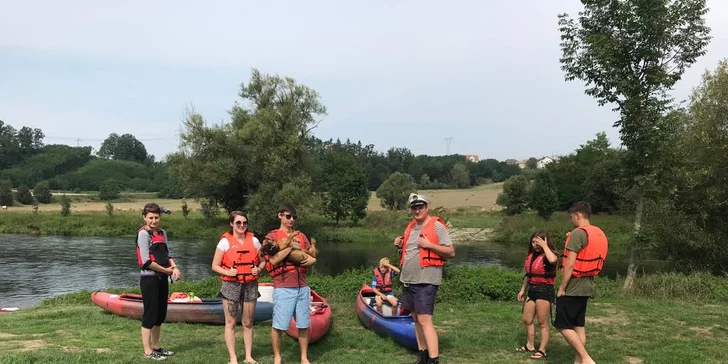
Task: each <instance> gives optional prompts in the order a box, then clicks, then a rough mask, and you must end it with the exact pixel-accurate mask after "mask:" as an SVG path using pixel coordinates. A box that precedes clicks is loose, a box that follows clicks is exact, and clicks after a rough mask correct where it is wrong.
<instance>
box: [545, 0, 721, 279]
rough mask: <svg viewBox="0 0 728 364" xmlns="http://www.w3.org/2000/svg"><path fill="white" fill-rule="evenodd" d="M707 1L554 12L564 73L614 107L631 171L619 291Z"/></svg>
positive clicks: (642, 1) (644, 0)
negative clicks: (630, 213)
mask: <svg viewBox="0 0 728 364" xmlns="http://www.w3.org/2000/svg"><path fill="white" fill-rule="evenodd" d="M705 2H706V0H659V1H658V0H582V4H583V5H584V10H583V11H581V12H579V17H578V19H572V18H570V17H569V15H568V14H561V15H559V30H560V32H561V40H562V42H561V50H562V57H561V59H560V61H561V63H562V67H561V68H562V70H563V71H564V72H565V73H566V80H568V81H571V80H575V79H580V80H582V81H584V82H585V83H586V86H587V89H586V91H585V93H586V94H587V95H590V96H592V97H594V98H596V99H597V102H598V104H599V105H600V106H603V105H606V104H613V105H615V108H614V110H615V111H618V112H619V119H618V120H617V121H616V122H615V124H614V126H615V127H618V128H619V132H620V137H621V139H622V143H623V144H624V145H625V146H626V147H627V149H628V151H629V152H628V155H627V165H628V166H629V168H630V172H631V174H632V175H633V176H634V180H633V181H632V185H633V188H634V194H635V200H636V209H635V220H634V221H635V222H634V239H633V241H632V249H631V252H630V259H629V268H628V271H627V279H625V283H624V288H625V289H627V290H629V289H631V287H632V285H633V282H634V277H635V275H636V269H637V265H636V262H635V249H636V244H637V241H639V239H640V237H639V235H640V230H641V225H642V214H643V208H644V202H645V199H646V198H649V197H650V196H649V192H650V190H651V189H652V188H653V187H654V185H655V183H656V182H655V179H656V176H655V173H656V171H657V170H658V168H656V166H657V165H658V164H659V161H660V158H661V154H662V152H663V149H664V148H665V147H666V146H665V140H666V139H668V138H670V136H669V135H667V134H669V133H670V132H671V131H672V130H671V127H670V125H665V122H666V121H667V120H669V119H668V118H663V115H664V114H665V113H666V112H667V111H669V109H670V103H671V101H672V99H671V98H670V97H669V96H668V94H667V93H668V91H669V90H670V89H671V88H672V86H673V85H675V83H676V82H677V81H678V80H680V78H681V77H682V74H683V73H684V72H685V70H686V69H687V68H688V67H690V66H691V65H692V64H693V63H694V62H695V61H696V60H697V58H698V57H700V56H702V55H703V54H705V47H706V46H707V44H708V42H709V40H710V36H709V33H710V29H709V28H708V27H707V26H705V19H704V16H705V14H706V13H707V11H708V9H707V8H706V6H705Z"/></svg>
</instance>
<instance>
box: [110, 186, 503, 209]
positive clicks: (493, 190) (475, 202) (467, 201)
mask: <svg viewBox="0 0 728 364" xmlns="http://www.w3.org/2000/svg"><path fill="white" fill-rule="evenodd" d="M418 192H419V193H421V194H423V195H425V196H427V197H429V198H430V200H431V201H432V206H435V207H437V206H442V207H444V208H458V207H480V208H482V209H485V210H486V211H493V210H500V209H501V207H500V206H498V205H497V204H496V203H495V200H496V199H497V198H498V194H499V193H501V192H503V183H492V184H489V185H483V186H477V187H473V188H468V189H462V190H419V191H418ZM367 210H369V211H381V210H383V208H382V206H381V205H380V204H379V199H378V198H377V194H376V193H372V194H371V197H370V198H369V204H368V206H367ZM102 211H103V209H102Z"/></svg>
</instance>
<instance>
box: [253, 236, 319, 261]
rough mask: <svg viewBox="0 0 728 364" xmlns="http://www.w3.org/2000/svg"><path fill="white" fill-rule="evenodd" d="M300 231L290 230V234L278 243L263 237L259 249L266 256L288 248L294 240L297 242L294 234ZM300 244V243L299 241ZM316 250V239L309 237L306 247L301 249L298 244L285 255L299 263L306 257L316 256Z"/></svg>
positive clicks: (287, 258)
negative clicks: (308, 243)
mask: <svg viewBox="0 0 728 364" xmlns="http://www.w3.org/2000/svg"><path fill="white" fill-rule="evenodd" d="M300 233H301V232H300V231H298V230H296V231H294V232H292V233H291V234H290V235H288V238H286V239H285V240H283V241H282V242H280V243H277V242H276V241H274V240H271V239H268V238H267V237H266V238H265V239H263V243H262V244H261V248H260V249H261V251H263V254H266V255H268V256H273V255H275V254H276V253H278V252H279V251H281V250H283V249H285V248H288V247H289V246H291V244H292V243H294V242H296V243H298V242H299V241H298V239H296V236H298V234H300ZM299 244H300V243H299ZM316 255H317V251H316V239H314V238H311V244H310V245H309V247H308V248H307V249H305V250H304V249H301V248H300V245H299V246H298V247H293V249H292V250H291V252H290V253H289V254H288V256H287V257H286V260H288V261H289V262H291V263H293V264H301V262H302V261H303V260H304V259H306V258H307V257H314V258H316Z"/></svg>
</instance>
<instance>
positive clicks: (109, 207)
mask: <svg viewBox="0 0 728 364" xmlns="http://www.w3.org/2000/svg"><path fill="white" fill-rule="evenodd" d="M106 214H107V215H109V216H113V215H114V204H112V203H111V201H109V202H107V203H106Z"/></svg>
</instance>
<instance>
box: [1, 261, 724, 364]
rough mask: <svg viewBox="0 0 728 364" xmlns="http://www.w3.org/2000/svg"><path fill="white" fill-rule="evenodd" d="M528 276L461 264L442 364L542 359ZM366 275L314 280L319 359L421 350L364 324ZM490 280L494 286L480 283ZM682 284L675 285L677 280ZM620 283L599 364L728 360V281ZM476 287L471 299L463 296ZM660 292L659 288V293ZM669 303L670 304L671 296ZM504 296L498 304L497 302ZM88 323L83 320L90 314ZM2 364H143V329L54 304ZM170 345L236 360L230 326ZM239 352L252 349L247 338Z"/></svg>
mask: <svg viewBox="0 0 728 364" xmlns="http://www.w3.org/2000/svg"><path fill="white" fill-rule="evenodd" d="M519 276H520V274H519V273H517V272H515V271H511V270H507V269H495V268H478V269H472V268H471V269H468V268H453V269H451V270H450V271H449V272H448V279H447V280H446V283H445V285H443V286H442V288H441V292H440V295H439V302H438V305H437V308H436V313H435V324H436V326H437V329H438V331H439V332H440V343H441V344H440V346H441V350H442V355H441V358H442V362H443V363H531V362H532V361H531V360H529V359H528V358H527V356H525V355H524V354H521V353H516V352H515V351H514V349H515V348H516V347H518V346H519V345H520V344H522V343H523V341H524V340H525V334H524V330H523V328H522V325H521V323H520V320H519V317H520V312H521V310H520V308H521V305H520V304H519V303H518V302H515V291H517V289H518V281H519V280H518V277H519ZM368 279H369V273H368V272H367V271H351V272H347V273H346V274H342V275H340V276H337V277H330V278H321V277H312V279H311V286H312V287H313V288H314V289H316V290H317V291H319V292H320V293H322V294H323V295H324V296H325V297H327V299H328V300H329V303H330V304H331V306H332V308H333V311H334V322H333V326H332V328H331V329H330V331H329V333H328V334H327V336H326V337H324V339H322V340H321V341H319V342H317V343H315V344H313V345H311V347H310V358H311V359H312V360H313V362H315V363H370V362H381V363H392V362H406V361H408V360H410V359H411V358H412V357H413V355H412V353H411V352H409V351H408V350H406V349H403V348H401V347H399V346H397V345H395V344H394V343H393V342H391V341H390V340H388V339H384V338H380V337H378V336H376V335H375V334H374V333H372V332H371V331H368V330H366V329H364V328H363V327H362V325H361V324H360V323H359V321H358V319H357V317H356V313H355V310H354V297H355V294H356V293H355V292H356V289H357V288H358V287H359V286H360V285H361V283H363V282H364V281H366V280H368ZM480 282H485V284H480ZM668 282H671V283H668ZM218 284H219V283H218V282H217V281H216V280H215V279H208V280H205V281H202V282H184V283H183V282H180V285H179V286H178V285H177V284H175V286H173V287H174V288H175V289H180V290H194V291H195V292H196V293H197V294H198V295H200V296H210V295H213V294H214V293H215V291H216V289H217V287H218ZM620 285H621V282H620V281H619V280H616V281H612V280H599V283H598V288H597V290H598V292H599V294H598V295H597V297H595V298H594V299H593V300H592V301H591V302H590V306H589V311H588V318H587V330H588V337H589V343H588V349H589V351H590V353H591V354H592V355H593V356H594V358H595V359H596V360H597V361H598V362H599V363H721V362H723V361H724V353H723V346H722V345H721V344H722V342H724V341H725V340H726V339H728V330H726V329H725V327H724V326H723V325H722V324H720V323H722V322H725V321H726V319H728V312H726V311H725V310H724V309H723V306H722V304H721V303H720V302H724V300H725V299H726V298H728V283H726V280H725V279H722V278H716V277H711V276H707V275H689V276H680V275H655V276H646V277H641V278H640V279H638V281H637V293H638V294H637V297H630V298H626V297H621V296H620V294H619V292H618V290H616V289H615V288H616V287H619V286H620ZM467 286H470V287H472V289H471V290H470V291H469V292H471V294H468V295H463V290H464V289H465V287H467ZM650 287H652V288H657V289H650ZM665 296H669V297H671V298H667V299H666V298H665ZM497 297H499V298H498V299H495V298H497ZM81 318H83V319H81ZM269 328H270V321H265V322H262V323H259V324H257V325H256V338H255V346H254V351H253V352H254V356H255V357H256V358H257V359H258V360H259V361H260V362H261V363H272V354H271V347H270V339H269V337H268V332H269ZM552 335H553V341H552V343H551V344H550V345H549V350H548V354H549V357H548V360H547V362H551V363H570V362H571V360H573V356H572V354H571V351H570V350H569V348H568V345H567V344H566V342H565V341H564V340H563V339H562V338H561V337H560V336H559V335H558V334H557V333H556V332H555V331H554V330H552ZM0 338H1V339H2V340H0V350H1V351H3V356H2V359H0V361H1V362H3V363H19V364H20V363H35V362H42V363H66V362H75V363H99V362H103V363H133V362H140V361H142V358H141V349H140V343H139V322H138V321H134V320H130V319H126V318H121V317H116V316H113V315H110V314H107V313H105V312H104V311H102V310H101V309H100V308H98V307H96V306H94V305H92V304H91V303H90V301H89V292H81V293H76V294H71V295H66V296H63V297H58V298H55V299H50V300H46V301H44V303H42V304H41V305H39V306H38V307H35V308H32V309H28V310H24V311H20V312H16V313H11V314H2V315H0ZM162 338H163V344H164V345H165V346H166V347H168V348H170V349H173V350H176V351H178V354H177V356H176V357H175V358H173V359H174V360H173V362H175V363H197V362H220V363H224V362H226V361H227V354H226V350H225V344H224V341H223V337H222V327H220V326H206V325H188V324H167V325H165V326H164V328H163V334H162ZM238 342H239V344H238V345H239V347H238V352H240V351H241V350H242V341H241V339H239V341H238ZM283 343H284V344H283V355H284V362H288V363H290V362H297V360H296V359H297V346H296V344H295V342H294V341H293V340H291V339H290V338H287V337H286V338H285V340H284V342H283Z"/></svg>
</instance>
